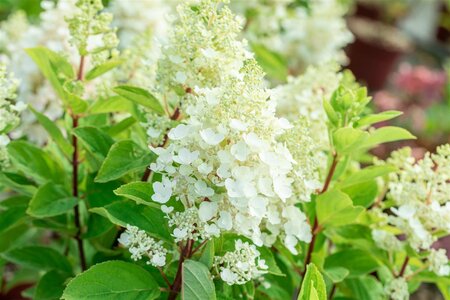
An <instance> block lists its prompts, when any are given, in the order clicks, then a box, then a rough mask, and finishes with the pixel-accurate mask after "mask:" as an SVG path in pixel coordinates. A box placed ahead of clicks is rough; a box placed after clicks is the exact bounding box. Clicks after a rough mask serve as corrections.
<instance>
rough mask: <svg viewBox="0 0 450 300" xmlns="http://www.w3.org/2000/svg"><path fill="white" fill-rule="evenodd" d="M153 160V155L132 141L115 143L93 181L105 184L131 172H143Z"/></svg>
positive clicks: (154, 156)
mask: <svg viewBox="0 0 450 300" xmlns="http://www.w3.org/2000/svg"><path fill="white" fill-rule="evenodd" d="M155 158H156V155H155V154H154V153H152V152H151V151H150V150H145V149H142V148H141V147H140V146H139V145H138V144H136V143H135V142H133V141H130V140H125V141H120V142H117V143H115V144H114V145H113V146H112V147H111V149H110V150H109V152H108V155H107V156H106V158H105V160H104V161H103V164H102V166H101V167H100V170H99V172H98V175H97V177H96V178H95V181H97V182H107V181H111V180H114V179H118V178H120V177H122V176H124V175H126V174H128V173H131V172H135V171H142V172H143V171H144V169H145V168H146V167H148V166H149V165H150V163H151V162H153V161H154V159H155Z"/></svg>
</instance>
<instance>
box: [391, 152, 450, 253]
mask: <svg viewBox="0 0 450 300" xmlns="http://www.w3.org/2000/svg"><path fill="white" fill-rule="evenodd" d="M388 163H390V164H392V165H394V166H396V167H397V168H398V169H399V171H398V172H395V173H391V175H390V177H389V194H388V197H389V198H391V199H392V200H394V202H395V204H396V206H397V207H394V208H392V209H391V210H392V212H393V213H394V214H395V216H394V217H391V218H390V220H391V222H392V223H394V225H395V226H397V227H399V228H401V229H403V231H404V232H405V233H407V235H408V242H409V243H410V244H411V246H412V247H413V248H415V249H428V248H430V246H431V244H432V243H433V242H434V241H435V237H433V233H434V232H436V231H439V230H442V231H444V232H450V198H449V195H450V144H447V145H443V146H440V147H438V148H437V153H436V154H430V153H426V154H425V157H424V158H423V159H421V160H419V161H417V162H415V160H414V158H412V157H411V149H409V148H404V149H402V150H399V151H396V152H394V153H393V154H392V158H390V159H388Z"/></svg>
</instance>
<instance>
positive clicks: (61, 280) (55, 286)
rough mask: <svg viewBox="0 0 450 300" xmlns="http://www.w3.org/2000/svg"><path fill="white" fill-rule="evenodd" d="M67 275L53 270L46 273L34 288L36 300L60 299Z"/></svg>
mask: <svg viewBox="0 0 450 300" xmlns="http://www.w3.org/2000/svg"><path fill="white" fill-rule="evenodd" d="M66 280H67V275H65V274H63V273H60V272H58V271H55V270H52V271H49V272H47V273H45V274H44V275H43V276H42V277H41V279H40V280H39V282H38V284H37V286H36V289H35V290H34V295H33V299H34V300H58V299H61V295H62V293H63V291H64V287H65V282H66Z"/></svg>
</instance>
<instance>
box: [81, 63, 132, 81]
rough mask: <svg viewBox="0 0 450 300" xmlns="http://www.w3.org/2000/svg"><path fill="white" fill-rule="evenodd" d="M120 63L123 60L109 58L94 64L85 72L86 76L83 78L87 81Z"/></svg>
mask: <svg viewBox="0 0 450 300" xmlns="http://www.w3.org/2000/svg"><path fill="white" fill-rule="evenodd" d="M122 63H123V61H122V60H120V59H110V60H108V61H106V62H104V63H102V64H100V65H98V66H95V67H94V68H92V69H91V70H89V72H87V73H86V76H84V79H86V80H88V81H89V80H92V79H95V78H97V77H99V76H101V75H103V74H105V73H106V72H108V71H110V70H112V69H114V68H115V67H117V66H119V65H120V64H122Z"/></svg>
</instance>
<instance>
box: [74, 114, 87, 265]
mask: <svg viewBox="0 0 450 300" xmlns="http://www.w3.org/2000/svg"><path fill="white" fill-rule="evenodd" d="M72 118H73V119H72V130H73V129H75V128H77V127H78V116H76V115H74V116H72ZM72 146H73V154H72V195H73V196H74V197H75V198H78V196H79V193H78V139H77V137H76V136H75V134H72ZM73 212H74V219H75V228H77V233H76V234H75V240H76V241H77V246H78V253H79V255H80V264H81V270H82V271H84V270H86V256H85V254H84V248H83V240H82V238H81V222H80V208H79V205H78V204H77V205H75V207H74V208H73Z"/></svg>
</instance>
